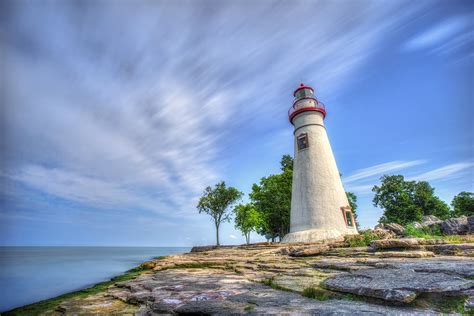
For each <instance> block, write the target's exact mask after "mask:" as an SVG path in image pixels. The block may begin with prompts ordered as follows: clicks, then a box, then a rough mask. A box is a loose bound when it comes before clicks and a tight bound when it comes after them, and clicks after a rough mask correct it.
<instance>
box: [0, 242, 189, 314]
mask: <svg viewBox="0 0 474 316" xmlns="http://www.w3.org/2000/svg"><path fill="white" fill-rule="evenodd" d="M160 248H168V247H160ZM169 248H183V250H185V249H189V250H188V251H183V252H171V253H169V254H167V255H163V256H159V255H157V256H156V257H153V258H150V259H148V260H145V261H143V262H141V263H140V264H138V265H137V266H135V267H133V268H131V269H129V270H126V271H124V272H123V273H120V274H117V275H115V276H112V277H111V278H109V279H108V280H105V281H101V282H92V283H89V284H87V285H84V286H81V287H78V288H76V289H74V290H72V291H67V292H65V293H63V294H60V295H54V296H51V297H50V298H46V299H41V300H38V301H35V302H33V303H30V304H26V305H21V306H18V307H14V308H12V309H9V310H5V311H0V315H17V314H20V315H32V314H34V313H32V312H31V311H34V310H36V309H37V308H38V309H41V310H43V309H44V306H49V305H56V304H57V303H59V302H60V301H62V300H65V299H68V298H72V297H75V296H80V295H92V294H95V293H99V292H102V291H104V290H105V289H106V288H107V287H108V286H109V285H112V284H113V283H115V282H120V281H126V280H128V279H133V278H136V277H137V276H138V275H140V274H141V273H145V272H147V271H150V269H149V268H147V267H146V266H145V267H144V266H143V265H144V263H146V262H148V261H151V260H157V259H159V258H160V257H168V256H174V255H179V254H183V253H188V252H190V250H191V247H169Z"/></svg>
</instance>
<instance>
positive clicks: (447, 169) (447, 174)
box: [408, 162, 474, 181]
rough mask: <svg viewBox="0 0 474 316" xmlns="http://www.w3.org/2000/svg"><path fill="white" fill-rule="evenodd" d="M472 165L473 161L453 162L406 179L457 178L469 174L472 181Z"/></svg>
mask: <svg viewBox="0 0 474 316" xmlns="http://www.w3.org/2000/svg"><path fill="white" fill-rule="evenodd" d="M473 166H474V163H472V162H459V163H454V164H450V165H447V166H444V167H440V168H437V169H434V170H431V171H427V172H424V173H421V174H418V175H415V176H411V177H409V178H408V180H410V181H411V180H423V181H434V180H451V179H453V178H458V177H462V176H466V175H467V176H470V178H471V180H472V181H474V170H473V168H472V167H473Z"/></svg>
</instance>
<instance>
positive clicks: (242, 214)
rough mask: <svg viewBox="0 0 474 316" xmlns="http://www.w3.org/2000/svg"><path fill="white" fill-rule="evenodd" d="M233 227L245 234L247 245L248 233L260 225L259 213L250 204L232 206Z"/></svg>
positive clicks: (248, 240) (248, 241)
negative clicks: (233, 215)
mask: <svg viewBox="0 0 474 316" xmlns="http://www.w3.org/2000/svg"><path fill="white" fill-rule="evenodd" d="M234 214H235V228H236V229H238V230H240V231H241V232H242V234H243V235H244V236H245V241H246V243H247V245H248V244H249V243H250V233H251V232H253V231H257V229H258V228H259V227H260V225H261V215H260V213H259V212H257V210H256V209H255V207H254V206H253V205H252V204H239V205H236V206H235V207H234Z"/></svg>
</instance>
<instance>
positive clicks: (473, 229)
mask: <svg viewBox="0 0 474 316" xmlns="http://www.w3.org/2000/svg"><path fill="white" fill-rule="evenodd" d="M467 226H468V228H469V234H473V233H474V216H469V217H468V218H467Z"/></svg>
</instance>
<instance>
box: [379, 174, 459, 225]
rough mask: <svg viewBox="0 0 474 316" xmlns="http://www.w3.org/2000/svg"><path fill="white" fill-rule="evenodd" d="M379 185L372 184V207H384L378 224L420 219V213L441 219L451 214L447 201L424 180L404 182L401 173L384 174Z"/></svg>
mask: <svg viewBox="0 0 474 316" xmlns="http://www.w3.org/2000/svg"><path fill="white" fill-rule="evenodd" d="M380 180H381V185H380V186H377V185H376V186H374V187H373V189H372V191H373V192H374V193H375V196H374V198H373V200H372V201H373V203H374V206H378V207H381V208H383V209H384V213H383V216H382V217H381V218H380V220H379V222H380V223H390V222H394V223H398V224H402V225H405V224H409V223H411V222H415V221H420V220H421V218H422V217H423V215H435V216H437V217H439V218H441V219H444V218H448V217H449V216H450V210H449V207H448V205H447V204H446V203H444V202H443V201H441V200H440V199H439V198H438V197H437V196H434V189H433V188H432V187H431V186H430V185H429V183H428V182H425V181H419V182H417V181H405V179H404V177H403V176H401V175H394V176H388V175H384V176H383V177H382V178H380Z"/></svg>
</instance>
